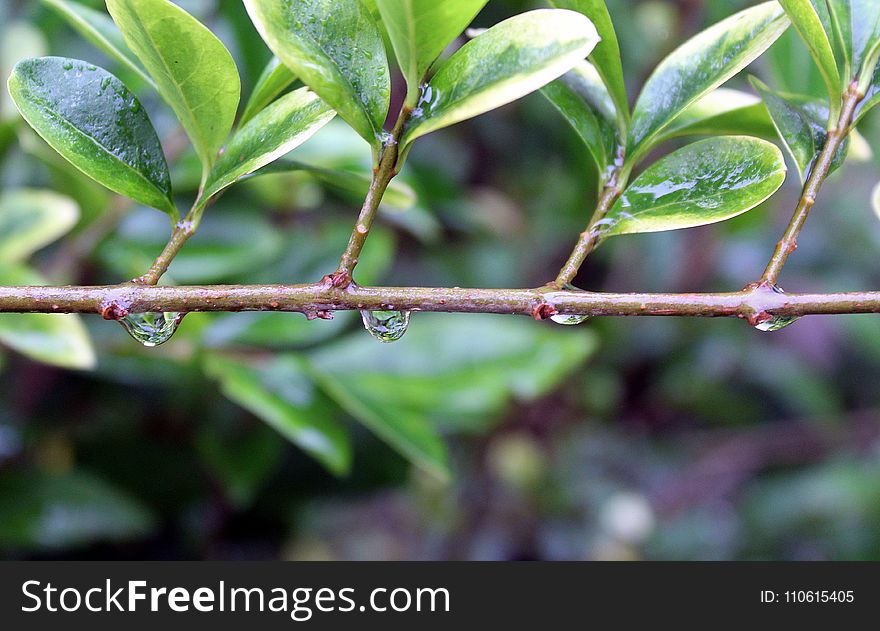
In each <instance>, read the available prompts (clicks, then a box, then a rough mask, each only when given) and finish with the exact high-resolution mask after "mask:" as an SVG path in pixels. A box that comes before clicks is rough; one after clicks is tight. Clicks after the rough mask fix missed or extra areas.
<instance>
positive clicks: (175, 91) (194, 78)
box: [107, 0, 241, 174]
mask: <svg viewBox="0 0 880 631" xmlns="http://www.w3.org/2000/svg"><path fill="white" fill-rule="evenodd" d="M107 9H108V10H109V11H110V15H111V17H112V18H113V21H114V22H116V25H117V26H118V27H119V30H120V31H122V35H123V36H124V37H125V41H126V43H127V44H128V47H129V48H130V49H131V50H132V51H133V52H134V53H135V54H136V55H137V56H138V59H140V60H141V63H143V65H144V67H145V68H146V69H147V72H149V73H150V75H151V76H152V77H153V79H154V80H155V82H156V86H157V87H158V90H159V94H161V95H162V98H163V99H165V102H166V103H168V105H169V106H171V109H173V110H174V113H175V114H176V115H177V118H178V119H179V120H180V123H181V125H183V128H184V129H185V130H186V133H187V135H188V136H189V139H190V140H191V141H192V143H193V146H194V147H195V149H196V153H198V154H199V158H200V159H201V161H202V164H203V165H204V170H205V173H206V174H207V172H208V171H209V170H210V168H211V166H213V164H214V161H215V160H216V159H217V152H218V151H219V150H220V147H222V146H223V143H224V142H226V137H227V136H228V135H229V131H230V130H231V129H232V122H233V120H234V119H235V113H236V110H237V109H238V99H239V96H240V92H241V83H240V80H239V77H238V70H237V69H236V67H235V62H234V61H233V60H232V56H231V55H230V54H229V51H228V50H226V47H225V46H224V45H223V43H222V42H221V41H220V40H219V39H217V37H216V36H215V35H214V34H213V33H211V31H209V30H208V29H207V28H205V26H204V25H203V24H201V23H200V22H199V21H198V20H196V19H195V18H194V17H192V16H191V15H190V14H189V13H187V12H186V11H184V10H183V9H181V8H180V7H178V6H177V5H175V4H173V3H171V2H168V0H107Z"/></svg>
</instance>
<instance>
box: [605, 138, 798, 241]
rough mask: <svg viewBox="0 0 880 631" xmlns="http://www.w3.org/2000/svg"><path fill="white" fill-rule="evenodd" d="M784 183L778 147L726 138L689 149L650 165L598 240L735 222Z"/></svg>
mask: <svg viewBox="0 0 880 631" xmlns="http://www.w3.org/2000/svg"><path fill="white" fill-rule="evenodd" d="M784 180H785V162H784V160H783V158H782V154H781V152H780V151H779V149H777V148H776V146H775V145H773V144H771V143H769V142H767V141H765V140H760V139H758V138H751V137H749V136H722V137H719V138H709V139H707V140H701V141H699V142H695V143H693V144H691V145H688V146H686V147H684V148H682V149H679V150H678V151H676V152H674V153H672V154H670V155H668V156H666V157H665V158H663V159H661V160H660V161H658V162H656V163H655V164H653V165H651V166H650V167H649V168H648V169H647V170H646V171H645V172H644V173H642V174H641V175H639V177H637V178H636V179H635V181H633V182H632V183H631V184H630V185H629V188H627V190H626V191H625V192H624V194H623V195H622V196H621V198H620V199H619V200H618V201H617V203H615V204H614V206H613V207H612V209H611V211H610V212H609V213H608V216H607V217H606V219H605V220H604V222H603V225H602V226H601V227H600V231H599V235H598V236H599V239H600V241H601V240H604V239H606V238H608V237H610V236H614V235H619V234H635V233H641V232H661V231H665V230H677V229H679V228H691V227H694V226H702V225H705V224H710V223H715V222H718V221H724V220H725V219H730V218H731V217H735V216H737V215H739V214H742V213H744V212H746V211H747V210H750V209H752V208H754V207H755V206H757V205H758V204H760V203H761V202H763V201H764V200H766V199H767V198H768V197H770V196H771V195H772V194H773V193H775V192H776V190H777V189H778V188H779V187H780V186H782V183H783V181H784Z"/></svg>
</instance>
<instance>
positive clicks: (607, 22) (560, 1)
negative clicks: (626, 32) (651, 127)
mask: <svg viewBox="0 0 880 631" xmlns="http://www.w3.org/2000/svg"><path fill="white" fill-rule="evenodd" d="M550 4H551V5H552V6H554V7H557V8H559V9H572V10H574V11H579V12H581V13H583V14H584V15H586V16H587V17H588V18H590V20H592V22H593V24H595V25H596V30H597V31H598V33H599V37H600V39H601V41H600V42H599V43H598V44H597V45H596V47H595V48H594V49H593V52H592V53H590V59H591V60H592V62H593V65H595V66H596V70H597V71H598V72H599V75H600V76H601V77H602V80H603V81H604V83H605V85H606V86H607V88H608V91H609V92H610V94H611V98H612V99H613V101H614V106H615V109H616V111H617V112H618V113H619V114H620V115H621V118H622V119H623V120H624V121H629V101H628V100H627V97H626V85H625V84H624V80H623V66H622V64H621V61H620V46H619V44H618V43H617V33H616V32H615V31H614V25H613V24H612V23H611V16H610V15H608V7H607V6H606V4H605V0H550ZM625 134H626V131H625V130H624V135H625Z"/></svg>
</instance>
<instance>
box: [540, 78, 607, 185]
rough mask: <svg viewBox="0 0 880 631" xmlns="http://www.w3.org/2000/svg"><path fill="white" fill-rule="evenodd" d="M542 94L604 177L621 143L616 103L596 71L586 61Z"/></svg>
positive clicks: (543, 89) (549, 85)
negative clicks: (570, 128) (564, 121)
mask: <svg viewBox="0 0 880 631" xmlns="http://www.w3.org/2000/svg"><path fill="white" fill-rule="evenodd" d="M541 93H542V94H543V95H544V96H545V97H547V99H548V100H549V101H550V102H551V103H552V104H553V105H554V107H556V109H557V110H558V111H559V113H560V114H562V116H563V117H564V118H565V120H566V121H568V123H569V124H570V125H571V126H572V127H573V128H574V130H575V132H577V134H578V136H580V138H581V140H583V141H584V144H585V145H586V146H587V148H588V149H589V150H590V153H591V154H592V156H593V159H594V160H595V161H596V164H597V165H598V167H599V173H600V177H603V174H604V173H605V170H606V168H607V167H608V165H609V164H610V163H612V162H613V160H614V155H615V148H616V146H617V140H616V138H615V136H616V134H615V129H616V127H615V113H614V104H613V103H612V102H611V97H610V95H609V94H608V91H607V90H606V89H605V86H604V84H603V83H602V79H601V78H600V77H599V74H598V72H596V69H595V68H594V67H593V65H592V64H590V62H588V61H582V62H580V63H579V64H578V65H577V66H575V67H574V68H573V69H572V70H570V71H569V72H567V73H565V74H564V75H563V76H562V77H561V78H560V79H557V80H556V81H554V82H552V83H549V84H547V85H545V86H544V87H543V88H541Z"/></svg>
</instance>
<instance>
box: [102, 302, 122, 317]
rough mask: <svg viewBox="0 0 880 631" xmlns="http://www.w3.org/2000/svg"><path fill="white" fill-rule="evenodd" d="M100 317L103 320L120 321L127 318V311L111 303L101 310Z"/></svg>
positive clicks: (115, 303) (117, 304)
mask: <svg viewBox="0 0 880 631" xmlns="http://www.w3.org/2000/svg"><path fill="white" fill-rule="evenodd" d="M101 317H102V318H104V319H105V320H122V319H123V318H126V317H128V309H126V308H125V307H123V306H121V305H120V304H119V303H117V302H111V303H110V304H107V305H104V306H103V307H102V308H101Z"/></svg>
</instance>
